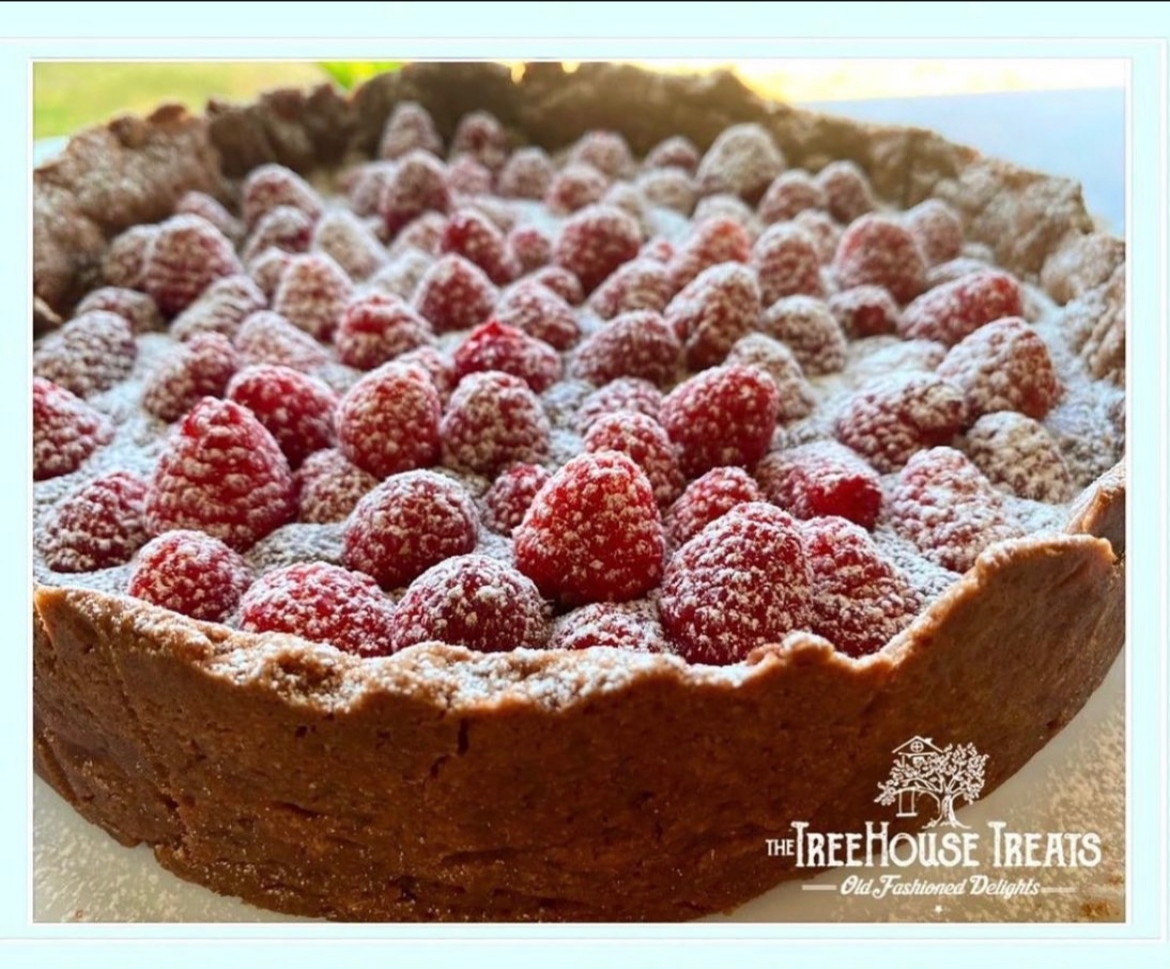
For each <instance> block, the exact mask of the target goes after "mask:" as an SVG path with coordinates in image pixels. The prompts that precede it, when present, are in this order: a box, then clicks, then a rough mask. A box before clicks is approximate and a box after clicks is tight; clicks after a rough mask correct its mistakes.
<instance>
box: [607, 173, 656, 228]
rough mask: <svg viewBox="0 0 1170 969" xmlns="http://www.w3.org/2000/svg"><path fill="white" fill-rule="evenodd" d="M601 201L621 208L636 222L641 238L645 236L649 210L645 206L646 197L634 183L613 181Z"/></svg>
mask: <svg viewBox="0 0 1170 969" xmlns="http://www.w3.org/2000/svg"><path fill="white" fill-rule="evenodd" d="M601 201H602V203H603V204H605V205H612V206H613V207H614V208H618V209H621V210H622V211H623V212H625V213H626V214H627V215H631V216H633V217H634V219H635V221H637V223H638V227H639V229H641V231H642V235H643V238H644V237H645V236H646V234H647V232H648V231H649V230H648V229H647V225H648V220H649V217H650V212H649V209H648V207H647V202H646V197H645V196H644V195H643V194H642V193H641V192H640V191H639V190H638V188H637V187H636V186H634V185H631V184H630V183H629V182H614V183H613V184H612V185H611V186H610V187H609V188H608V189H606V192H605V194H604V195H603V196H601Z"/></svg>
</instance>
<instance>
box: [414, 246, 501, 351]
mask: <svg viewBox="0 0 1170 969" xmlns="http://www.w3.org/2000/svg"><path fill="white" fill-rule="evenodd" d="M498 295H499V294H498V293H497V291H496V287H495V286H493V285H492V281H491V280H490V279H488V277H487V274H486V273H484V271H483V270H482V269H480V268H479V267H478V266H477V265H475V263H473V262H469V261H468V260H466V259H464V258H463V257H462V256H459V255H455V254H454V253H450V254H448V255H445V256H442V257H440V258H439V259H436V260H435V261H434V262H433V263H431V265H430V268H428V269H427V271H426V273H425V274H424V275H423V277H422V279H420V280H419V283H418V288H417V289H416V290H415V291H414V307H415V309H417V310H418V311H419V312H420V313H421V314H422V315H423V316H424V317H426V318H427V319H428V320H430V322H431V325H432V326H434V328H435V330H436V332H438V333H445V332H447V331H448V330H468V329H470V328H471V327H473V326H479V324H480V323H483V322H485V321H486V320H487V318H488V317H489V316H491V313H492V309H493V308H494V307H495V305H496V298H497V296H498Z"/></svg>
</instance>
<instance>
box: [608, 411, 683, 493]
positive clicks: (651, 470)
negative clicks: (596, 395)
mask: <svg viewBox="0 0 1170 969" xmlns="http://www.w3.org/2000/svg"><path fill="white" fill-rule="evenodd" d="M585 450H586V451H620V452H621V453H622V454H626V455H628V456H629V457H630V458H631V459H632V460H633V462H634V463H635V464H636V465H638V467H640V468H641V469H642V470H643V471H644V472H645V473H646V477H647V479H649V481H650V487H651V488H652V489H653V490H654V499H655V500H656V501H657V502H658V504H659V507H662V508H666V507H668V506H669V505H670V504H671V503H672V502H673V501H674V500H675V499H676V498H677V497H678V496H679V494H681V492H682V490H683V485H684V484H685V481H684V479H683V474H682V470H681V469H680V468H679V464H678V454H677V452H676V449H675V447H674V445H673V444H671V442H670V438H669V437H667V436H666V431H665V430H663V428H662V425H661V424H659V423H658V422H657V421H656V420H654V419H653V418H650V417H647V416H646V415H645V414H639V413H636V412H635V411H617V412H616V413H612V414H603V415H601V416H599V417H598V418H597V419H596V420H594V421H593V422H592V423H591V424H590V425H589V429H588V430H587V431H586V432H585Z"/></svg>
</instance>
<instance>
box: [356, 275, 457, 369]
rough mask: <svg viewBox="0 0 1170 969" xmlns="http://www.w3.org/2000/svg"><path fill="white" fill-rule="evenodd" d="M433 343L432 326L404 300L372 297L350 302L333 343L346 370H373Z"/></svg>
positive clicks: (372, 295) (379, 296) (358, 298)
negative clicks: (348, 368) (353, 368)
mask: <svg viewBox="0 0 1170 969" xmlns="http://www.w3.org/2000/svg"><path fill="white" fill-rule="evenodd" d="M433 339H434V331H433V330H432V329H431V325H430V324H429V323H428V322H427V321H426V320H424V319H423V318H422V317H421V316H419V315H418V313H416V312H415V311H414V310H413V309H412V308H411V306H410V305H409V304H408V303H407V302H406V301H405V300H404V299H402V298H401V297H399V296H386V295H383V294H381V293H371V294H369V295H366V296H357V297H355V298H354V299H352V300H350V302H349V304H348V305H347V306H346V307H345V310H344V311H343V312H342V314H341V322H340V324H339V325H338V327H337V332H336V333H335V334H334V337H333V343H334V346H335V347H336V348H337V358H338V359H339V360H340V361H341V362H342V363H344V364H345V365H346V366H349V367H356V368H357V369H358V370H373V369H374V368H375V367H378V366H381V365H382V364H383V363H385V362H386V361H388V360H393V359H394V358H395V357H397V356H399V355H400V354H403V353H406V352H407V351H408V350H413V349H415V348H416V347H421V346H425V345H427V344H429V343H430V342H431V341H432V340H433Z"/></svg>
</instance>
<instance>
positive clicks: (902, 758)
mask: <svg viewBox="0 0 1170 969" xmlns="http://www.w3.org/2000/svg"><path fill="white" fill-rule="evenodd" d="M986 766H987V755H986V754H980V753H979V751H977V750H976V749H975V745H974V744H964V745H963V746H959V747H957V746H955V745H954V744H947V746H946V748H945V749H940V748H938V747H936V746H935V745H934V744H933V743H932V742H931V739H930V738H929V737H912V738H911V739H910V740H907V741H906V742H905V743H904V744H902V745H900V746H898V747H895V748H894V766H893V768H891V770H890V776H889V778H888V779H887V780H886V781H885V782H884V783H882V784H879V785H878V788H879V792H878V796H877V797H876V798H874V800H875V801H876V802H877V803H878V804H893V803H894V802H895V801H897V802H898V817H900V818H916V817H918V816H919V811H920V802H921V801H922V800H923V799H927V800H931V801H933V803H934V809H935V814H934V817H933V818H931V819H930V820H929V821H928V822H927V823H926V827H928V828H933V827H935V826H936V825H945V826H946V827H950V828H966V827H967V825H965V824H963V823H962V822H961V821H960V820H959V819H958V818H957V817H955V801H956V800H958V799H959V798H962V799H963V800H964V801H967V802H968V803H974V802H975V801H977V800H978V799H979V793H980V791H982V790H983V771H984V768H986Z"/></svg>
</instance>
